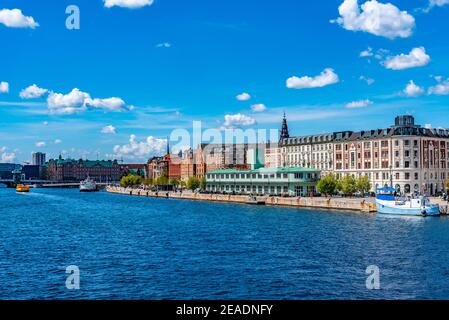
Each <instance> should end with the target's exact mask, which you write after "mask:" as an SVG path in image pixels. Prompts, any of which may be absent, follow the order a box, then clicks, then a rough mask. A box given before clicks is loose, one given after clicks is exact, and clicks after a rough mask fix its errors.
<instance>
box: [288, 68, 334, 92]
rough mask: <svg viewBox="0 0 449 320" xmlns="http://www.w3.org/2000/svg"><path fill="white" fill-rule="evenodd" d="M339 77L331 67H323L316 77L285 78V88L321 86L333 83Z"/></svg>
mask: <svg viewBox="0 0 449 320" xmlns="http://www.w3.org/2000/svg"><path fill="white" fill-rule="evenodd" d="M339 81H340V79H339V78H338V75H337V74H336V73H335V72H334V70H333V69H331V68H326V69H324V71H323V72H321V74H319V75H318V76H316V77H309V76H304V77H301V78H299V77H291V78H289V79H287V88H290V89H306V88H321V87H325V86H328V85H331V84H334V83H338V82H339Z"/></svg>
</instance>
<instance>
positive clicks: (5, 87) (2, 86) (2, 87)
mask: <svg viewBox="0 0 449 320" xmlns="http://www.w3.org/2000/svg"><path fill="white" fill-rule="evenodd" d="M8 92H9V83H8V82H5V81H2V82H0V93H8Z"/></svg>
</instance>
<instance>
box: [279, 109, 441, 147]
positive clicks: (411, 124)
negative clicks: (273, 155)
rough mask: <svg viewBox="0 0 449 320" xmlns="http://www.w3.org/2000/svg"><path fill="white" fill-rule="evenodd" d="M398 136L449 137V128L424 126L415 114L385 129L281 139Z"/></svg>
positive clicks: (317, 140) (311, 141) (288, 141)
mask: <svg viewBox="0 0 449 320" xmlns="http://www.w3.org/2000/svg"><path fill="white" fill-rule="evenodd" d="M397 136H417V137H419V136H421V137H432V138H449V129H445V128H436V129H435V128H424V127H421V126H420V125H417V124H415V119H414V118H413V116H409V115H406V116H398V117H396V118H395V124H394V125H393V126H391V127H389V128H385V129H374V130H362V131H357V132H353V131H343V132H332V133H324V134H317V135H311V136H298V137H289V138H287V139H282V140H281V145H283V146H289V145H302V144H317V143H327V142H346V141H363V140H372V139H384V138H389V137H397Z"/></svg>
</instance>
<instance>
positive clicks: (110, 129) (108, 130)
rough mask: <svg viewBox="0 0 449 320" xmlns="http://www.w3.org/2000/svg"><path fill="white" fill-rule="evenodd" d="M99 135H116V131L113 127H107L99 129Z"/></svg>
mask: <svg viewBox="0 0 449 320" xmlns="http://www.w3.org/2000/svg"><path fill="white" fill-rule="evenodd" d="M101 133H105V134H116V133H117V131H116V129H115V127H114V126H112V125H109V126H106V127H103V129H101Z"/></svg>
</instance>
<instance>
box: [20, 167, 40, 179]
mask: <svg viewBox="0 0 449 320" xmlns="http://www.w3.org/2000/svg"><path fill="white" fill-rule="evenodd" d="M22 174H23V175H24V176H25V180H38V179H40V178H42V166H38V165H29V164H27V165H24V166H23V167H22Z"/></svg>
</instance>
